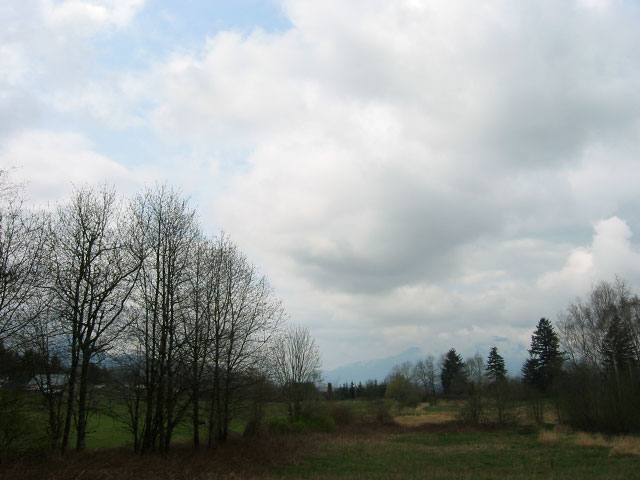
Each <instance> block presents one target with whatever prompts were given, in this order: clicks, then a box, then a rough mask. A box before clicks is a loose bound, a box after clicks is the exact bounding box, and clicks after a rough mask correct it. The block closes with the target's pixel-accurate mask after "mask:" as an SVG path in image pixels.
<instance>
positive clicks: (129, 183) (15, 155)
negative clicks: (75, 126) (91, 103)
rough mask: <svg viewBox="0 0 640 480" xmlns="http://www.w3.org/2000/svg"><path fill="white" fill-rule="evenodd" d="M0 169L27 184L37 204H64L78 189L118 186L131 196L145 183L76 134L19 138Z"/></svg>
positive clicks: (1, 154) (1, 157) (0, 156)
mask: <svg viewBox="0 0 640 480" xmlns="http://www.w3.org/2000/svg"><path fill="white" fill-rule="evenodd" d="M0 165H2V167H3V168H9V169H12V170H13V173H12V176H13V177H14V179H15V180H16V181H18V182H20V183H22V182H24V183H25V184H26V190H27V193H28V197H29V198H30V200H31V201H32V202H34V203H36V204H43V203H47V202H55V201H57V200H60V199H61V198H63V197H65V196H66V195H67V194H68V193H69V191H70V190H71V188H72V187H73V186H74V185H75V186H77V187H80V186H82V185H85V184H88V185H93V186H98V185H101V184H105V183H106V184H115V185H117V186H118V187H119V188H120V190H121V191H125V192H127V193H130V192H131V191H132V190H133V189H135V188H137V187H138V185H140V183H141V182H142V181H144V180H145V178H144V176H143V175H141V174H139V173H135V172H132V171H130V170H129V169H127V168H126V167H123V166H122V165H120V164H118V163H116V162H114V161H113V160H110V159H109V158H107V157H105V156H103V155H101V154H99V153H97V152H95V151H94V150H93V147H92V145H91V143H90V142H89V141H87V139H86V138H84V137H83V136H82V135H80V134H78V133H73V132H50V131H45V130H31V131H26V132H23V133H21V134H18V135H15V136H14V137H12V138H11V139H10V140H9V141H7V142H6V144H5V145H4V148H2V150H0Z"/></svg>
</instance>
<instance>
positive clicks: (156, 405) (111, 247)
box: [0, 171, 320, 453]
mask: <svg viewBox="0 0 640 480" xmlns="http://www.w3.org/2000/svg"><path fill="white" fill-rule="evenodd" d="M0 355H1V356H2V359H1V360H2V361H1V362H0V363H2V371H1V372H0V376H1V377H0V386H2V387H5V388H2V396H1V397H0V401H1V402H2V405H0V406H1V407H2V411H3V416H5V418H7V416H10V415H11V412H13V411H16V412H19V406H20V398H21V397H20V396H19V395H11V394H10V389H8V388H6V387H7V386H10V384H11V381H12V380H15V379H13V378H12V377H15V376H16V374H17V372H18V370H19V369H16V368H12V365H13V366H15V362H16V361H18V360H20V361H22V362H23V363H24V362H25V361H27V362H28V363H29V364H30V365H29V366H30V369H31V375H30V376H31V377H32V378H33V382H35V387H36V388H37V390H38V391H39V392H40V395H41V406H42V408H43V409H44V411H45V412H46V418H47V425H46V433H47V437H48V443H49V445H50V447H52V448H58V449H60V450H62V451H63V452H64V451H65V450H66V449H67V448H69V447H70V444H71V440H72V438H74V439H75V448H76V449H77V450H83V449H84V448H85V444H86V437H87V432H88V423H89V419H90V412H91V408H92V402H93V400H94V393H95V391H94V390H95V388H94V387H95V382H92V374H93V373H95V370H96V365H97V364H99V363H100V362H103V363H104V362H108V365H109V367H110V368H109V369H110V371H112V372H114V375H113V380H114V382H115V387H113V388H111V391H112V394H113V395H115V396H116V397H117V399H118V401H119V406H120V408H119V412H118V415H120V416H121V417H122V418H123V419H124V421H125V422H126V424H127V426H128V428H129V431H130V434H131V438H132V443H133V446H134V449H135V450H136V451H137V452H140V453H142V452H145V451H154V450H157V451H161V452H166V451H167V450H168V449H169V448H170V445H171V442H172V439H173V438H174V434H175V429H176V427H177V426H178V425H179V424H180V423H181V422H184V420H185V419H186V418H190V419H191V421H192V430H193V444H194V445H195V446H197V445H198V444H200V443H201V439H200V432H201V429H202V428H203V425H204V426H206V428H205V433H206V442H207V444H208V445H209V446H213V445H215V444H216V443H217V442H224V441H225V440H226V439H227V437H228V435H229V425H230V423H231V422H232V420H233V419H234V418H235V417H236V416H237V414H238V412H239V409H242V408H245V409H246V408H247V405H249V404H251V403H256V402H261V401H262V400H263V398H264V392H266V391H267V388H266V386H265V385H266V384H269V385H270V386H271V387H274V386H276V387H278V388H279V389H280V392H281V393H282V394H283V395H284V396H285V398H287V399H288V401H290V402H291V405H292V407H291V410H290V411H291V415H292V416H295V415H297V414H298V413H299V410H300V409H299V403H300V402H301V401H302V398H303V396H304V393H303V390H304V388H305V387H304V385H307V386H308V385H309V384H314V382H317V381H318V372H319V368H320V357H319V352H318V349H317V346H316V344H315V342H314V340H313V338H312V337H311V336H310V334H309V332H308V330H306V329H305V328H302V327H291V326H288V325H287V323H286V314H285V310H284V308H283V306H282V303H281V302H280V300H278V299H277V298H276V296H275V293H274V291H273V288H272V287H271V286H270V284H269V282H268V280H267V278H266V277H265V276H264V275H263V274H261V273H260V271H259V270H258V269H257V268H256V267H255V265H253V264H252V263H251V262H250V261H249V260H248V259H247V257H246V256H245V255H244V254H243V253H242V252H241V251H240V249H239V248H238V246H237V245H236V244H234V243H233V242H232V241H231V240H230V238H229V237H228V236H227V235H225V234H223V233H221V234H219V235H217V236H215V237H209V236H206V235H205V234H203V232H202V228H201V226H200V225H199V222H198V218H197V214H196V211H195V210H194V209H193V208H192V207H191V206H190V205H189V202H188V200H187V199H186V198H185V197H183V196H182V195H181V194H180V192H178V191H176V190H175V189H172V188H170V187H168V186H166V185H159V186H156V187H154V188H147V189H145V190H144V191H143V192H141V193H139V194H137V195H135V196H133V197H132V198H127V199H125V198H122V197H119V196H117V195H116V193H115V191H114V190H113V189H112V188H109V187H102V188H90V187H82V188H78V189H76V190H74V192H73V193H72V194H71V196H70V197H69V198H68V199H67V200H66V201H64V202H62V203H60V204H58V205H55V206H54V207H53V208H47V209H41V210H33V209H28V208H26V206H25V198H24V196H23V194H22V190H21V188H20V187H19V186H17V185H15V184H12V183H11V181H10V179H9V177H8V174H7V172H2V171H0ZM12 362H13V363H12ZM259 411H260V408H257V407H256V408H255V412H256V415H257V414H259ZM0 423H1V422H0ZM10 430H11V429H10V428H4V429H3V432H1V433H0V437H1V438H0V441H4V443H8V442H10V441H11V440H12V439H13V437H15V436H16V435H19V433H18V434H14V433H12V432H11V431H10Z"/></svg>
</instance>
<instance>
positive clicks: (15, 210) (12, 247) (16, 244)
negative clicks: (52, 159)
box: [0, 170, 45, 343]
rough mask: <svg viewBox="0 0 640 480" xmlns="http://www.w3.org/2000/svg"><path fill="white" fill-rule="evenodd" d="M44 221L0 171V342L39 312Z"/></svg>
mask: <svg viewBox="0 0 640 480" xmlns="http://www.w3.org/2000/svg"><path fill="white" fill-rule="evenodd" d="M44 238H45V237H44V221H43V217H42V216H41V215H37V214H35V213H32V212H30V211H28V210H27V209H26V208H25V207H24V196H23V193H22V190H21V188H20V187H19V186H17V185H14V184H12V183H11V182H10V180H9V178H8V174H7V172H5V171H3V170H0V343H6V342H7V341H8V340H10V339H11V338H13V336H14V334H15V333H16V332H19V331H20V330H21V329H22V328H23V327H25V326H26V325H27V324H28V323H29V322H30V321H32V320H33V319H34V318H35V317H36V316H37V315H38V313H39V311H38V310H37V308H34V306H39V305H40V304H39V303H37V302H34V300H37V298H38V296H39V294H40V292H41V291H40V286H41V277H40V276H41V268H42V263H41V262H42V257H43V253H44Z"/></svg>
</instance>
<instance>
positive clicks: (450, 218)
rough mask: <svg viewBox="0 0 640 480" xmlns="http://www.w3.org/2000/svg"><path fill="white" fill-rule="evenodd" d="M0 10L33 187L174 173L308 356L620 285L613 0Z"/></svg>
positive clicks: (1, 74) (344, 356) (632, 71)
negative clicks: (257, 275)
mask: <svg viewBox="0 0 640 480" xmlns="http://www.w3.org/2000/svg"><path fill="white" fill-rule="evenodd" d="M0 24H1V25H2V28H0V167H1V168H9V167H15V170H14V171H13V173H12V176H13V178H14V180H20V181H22V180H24V181H27V182H28V188H27V190H28V193H29V195H30V196H31V198H32V201H33V202H55V201H57V200H59V199H61V198H64V197H65V196H66V195H68V194H69V192H70V191H71V184H72V183H74V184H76V185H80V184H82V183H85V182H87V183H90V184H99V183H104V182H105V181H106V182H107V183H113V184H115V185H116V187H117V188H118V190H119V191H120V192H122V193H123V194H131V193H134V192H136V191H139V190H140V189H141V188H142V186H143V185H145V184H150V185H152V184H153V183H154V182H155V181H159V182H164V181H167V182H168V183H170V184H171V185H174V186H176V187H179V188H181V189H182V191H183V192H184V193H185V194H188V195H190V196H191V198H192V200H193V203H194V205H197V208H198V210H199V213H200V215H201V219H202V222H203V224H204V225H205V228H206V230H207V232H209V233H210V234H214V233H216V232H219V231H220V230H224V231H225V232H227V233H228V234H229V235H230V236H231V238H232V239H233V240H234V241H235V242H236V243H238V244H239V246H240V247H241V248H242V249H243V250H244V251H245V252H246V253H247V255H248V256H249V258H251V259H252V260H253V261H254V262H255V263H256V264H258V265H259V266H260V268H261V269H262V271H263V272H264V273H265V274H266V275H267V276H268V278H269V279H270V281H271V283H272V284H273V286H274V287H275V289H276V291H277V294H278V296H279V297H280V298H282V300H283V301H284V303H285V306H286V308H287V311H288V313H289V316H290V319H291V321H292V322H294V323H300V324H303V325H305V326H307V327H308V328H309V329H310V331H311V333H312V335H313V336H314V337H315V338H316V340H317V342H318V344H319V346H320V348H321V351H322V355H323V359H324V365H325V368H333V367H336V366H338V365H341V364H344V363H348V362H352V361H356V360H368V359H372V358H379V357H384V356H389V355H392V354H395V353H398V352H400V351H402V350H404V349H406V348H409V347H414V346H415V347H419V348H421V349H422V350H423V352H425V353H433V354H435V355H439V354H440V353H443V352H445V351H446V350H448V349H449V348H451V347H455V348H456V349H457V350H458V351H459V352H461V353H462V354H463V355H464V356H470V355H472V354H474V353H475V352H476V351H479V352H480V353H481V354H482V355H483V356H484V357H486V355H487V354H488V351H489V347H490V346H491V345H497V346H498V348H499V350H500V351H501V352H502V353H503V354H504V355H505V356H506V357H510V358H524V355H525V354H526V351H525V349H526V348H528V346H529V343H530V338H531V333H532V330H533V329H534V327H535V325H536V323H537V321H538V319H539V318H540V317H542V316H546V317H549V318H551V319H552V320H553V321H555V320H556V319H557V315H558V313H559V312H560V311H562V309H563V308H565V307H566V306H567V304H568V303H569V302H571V301H573V300H574V299H575V297H576V296H584V295H585V294H587V293H588V291H589V289H590V287H591V286H592V285H593V284H594V283H595V282H597V281H598V280H612V279H613V278H614V275H616V274H618V275H619V276H621V277H622V278H624V279H626V280H628V281H629V282H630V283H631V284H632V285H634V286H635V287H636V291H637V287H640V245H639V243H638V235H639V234H640V158H639V155H640V55H639V52H640V50H639V45H640V6H639V3H638V2H637V1H635V0H627V1H616V0H611V1H608V0H574V1H571V0H566V1H565V0H563V1H558V0H549V1H545V0H522V1H516V2H514V1H512V0H502V1H500V0H483V1H477V0H459V1H450V0H448V1H441V2H439V1H426V0H425V1H423V0H396V1H392V0H349V1H345V0H322V1H317V0H271V1H268V0H183V1H180V2H176V1H170V0H64V1H54V0H20V1H16V0H0ZM634 233H635V235H634ZM514 373H515V372H514Z"/></svg>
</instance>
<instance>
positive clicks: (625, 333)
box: [559, 277, 640, 433]
mask: <svg viewBox="0 0 640 480" xmlns="http://www.w3.org/2000/svg"><path fill="white" fill-rule="evenodd" d="M559 331H560V339H561V342H562V347H563V349H564V350H565V351H566V352H567V358H568V362H567V363H568V378H567V381H565V382H563V388H562V390H561V392H560V393H561V400H562V412H563V414H564V415H565V416H566V418H567V420H568V422H569V423H570V424H571V425H572V426H573V427H574V428H580V429H587V430H597V431H605V432H609V433H629V432H633V431H636V432H637V431H639V430H640V417H639V416H638V415H637V399H638V395H639V394H640V382H638V378H639V377H640V371H639V368H638V367H639V364H640V299H639V298H638V296H637V295H634V294H633V293H632V292H631V288H630V287H629V285H628V284H627V283H626V282H625V281H623V280H621V279H620V278H617V277H616V278H615V280H614V281H613V282H606V281H603V282H599V283H598V284H596V285H595V286H594V288H593V289H592V290H591V292H590V293H589V295H588V296H587V297H586V299H584V300H583V299H578V300H576V302H574V303H572V304H570V305H569V307H568V308H567V310H566V311H565V312H564V313H563V314H562V315H561V318H560V322H559Z"/></svg>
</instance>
